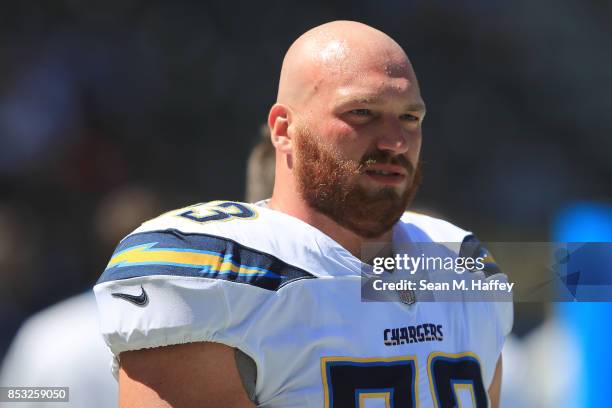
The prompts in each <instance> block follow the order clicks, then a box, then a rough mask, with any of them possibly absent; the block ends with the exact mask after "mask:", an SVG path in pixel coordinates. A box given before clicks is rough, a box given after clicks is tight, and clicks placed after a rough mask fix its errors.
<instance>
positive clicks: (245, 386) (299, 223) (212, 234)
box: [95, 21, 512, 408]
mask: <svg viewBox="0 0 612 408" xmlns="http://www.w3.org/2000/svg"><path fill="white" fill-rule="evenodd" d="M424 115H425V104H424V102H423V100H422V98H421V95H420V91H419V86H418V82H417V78H416V76H415V73H414V71H413V68H412V65H411V63H410V61H409V59H408V57H407V56H406V54H405V52H404V51H403V50H402V48H401V47H400V46H399V45H398V44H397V43H396V42H395V41H394V40H393V39H391V38H390V37H389V36H387V35H386V34H384V33H382V32H380V31H378V30H376V29H374V28H372V27H369V26H366V25H364V24H361V23H357V22H349V21H336V22H331V23H327V24H324V25H321V26H319V27H316V28H314V29H312V30H310V31H308V32H306V33H305V34H303V35H302V36H301V37H299V38H298V39H297V40H296V41H295V42H294V43H293V44H292V45H291V47H290V48H289V50H288V51H287V54H286V55H285V58H284V61H283V65H282V69H281V75H280V81H279V87H278V96H277V102H276V103H275V104H274V105H273V106H272V108H271V109H270V112H269V116H268V125H269V128H270V133H271V140H272V144H273V145H274V147H275V150H276V165H275V172H276V179H275V185H274V191H273V194H272V198H271V199H270V200H266V201H263V202H260V203H257V204H255V205H253V204H245V203H239V202H231V201H215V202H211V203H204V204H198V205H194V206H190V207H186V208H182V209H179V210H175V211H171V212H169V213H166V214H164V215H162V216H160V217H158V218H156V219H153V220H151V221H148V222H146V223H144V224H143V225H142V226H141V227H140V228H138V229H137V230H136V231H134V232H133V233H132V234H130V235H128V236H127V237H126V238H125V239H124V240H122V241H121V243H120V244H119V246H118V248H117V250H116V251H115V253H114V254H113V256H112V258H111V260H110V262H109V264H108V266H107V268H106V270H105V271H104V273H103V274H102V276H101V278H100V279H99V281H98V284H97V285H96V287H95V293H96V297H97V300H98V305H99V310H100V314H101V327H102V332H103V335H104V338H105V340H106V342H107V344H108V345H109V347H110V349H111V351H112V352H113V354H114V364H113V371H114V373H115V375H117V376H118V380H119V399H120V406H122V407H130V408H131V407H153V406H155V407H253V406H261V407H362V406H368V407H372V406H380V407H389V406H394V407H414V406H421V407H426V406H427V407H428V406H437V407H452V406H470V404H471V406H476V407H486V406H491V405H492V406H496V405H497V401H498V398H499V388H500V380H501V359H500V355H501V354H500V352H501V348H502V345H503V342H504V338H505V336H506V335H507V334H508V332H509V330H510V327H511V324H512V305H511V303H509V302H507V303H492V302H427V301H419V300H418V299H417V301H416V302H414V301H413V300H408V301H405V302H399V301H398V302H362V299H361V282H362V281H361V273H362V268H364V265H366V264H367V261H369V260H368V259H362V258H364V255H363V253H362V252H363V251H362V248H363V246H364V245H366V244H368V243H371V242H383V243H389V244H390V245H388V248H391V250H390V252H389V253H388V255H389V256H392V255H394V251H395V252H397V251H398V249H397V248H398V246H396V245H395V243H396V241H399V240H404V241H414V242H457V243H462V242H471V243H474V242H475V239H474V238H473V236H472V235H471V234H470V233H469V232H466V231H464V230H462V229H460V228H458V227H455V226H453V225H451V224H449V223H447V222H445V221H442V220H439V219H435V218H431V217H427V216H424V215H418V214H415V213H410V212H405V210H406V207H407V206H408V204H409V203H410V201H411V199H412V197H413V196H414V193H415V191H416V189H417V186H418V182H419V166H418V163H419V153H420V149H421V141H422V135H421V125H422V122H423V118H424ZM400 251H401V250H400ZM461 251H463V248H461ZM459 252H460V251H457V253H456V254H455V255H457V256H458V253H459ZM395 255H397V253H395ZM400 255H401V254H400ZM364 261H366V262H364ZM493 273H494V275H492V276H491V274H485V275H483V276H481V279H485V280H486V279H491V278H492V277H495V279H500V278H503V275H502V274H501V273H499V271H495V272H493Z"/></svg>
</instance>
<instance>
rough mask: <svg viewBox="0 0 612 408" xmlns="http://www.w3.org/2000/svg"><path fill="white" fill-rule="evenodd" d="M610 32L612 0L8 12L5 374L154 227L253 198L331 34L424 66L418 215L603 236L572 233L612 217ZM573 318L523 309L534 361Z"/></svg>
mask: <svg viewBox="0 0 612 408" xmlns="http://www.w3.org/2000/svg"><path fill="white" fill-rule="evenodd" d="M610 18H612V3H610V2H606V1H602V0H590V1H584V0H562V1H557V0H555V1H553V0H540V1H537V2H534V1H529V0H514V1H512V2H509V1H506V2H502V1H490V0H489V1H485V0H467V1H461V2H458V1H451V0H429V1H421V0H384V1H380V2H373V1H365V0H352V1H331V2H330V1H309V2H286V1H285V2H275V1H272V2H265V3H264V2H241V3H238V2H233V3H229V2H227V1H207V2H203V1H201V2H195V1H194V2H179V1H175V2H168V1H139V0H132V1H130V0H122V1H117V0H107V1H77V0H57V1H53V2H48V1H42V0H41V1H22V2H2V11H1V12H0V61H1V63H0V329H1V330H0V360H2V356H3V355H4V353H5V352H6V351H7V349H8V347H9V344H10V342H11V340H12V339H13V336H14V335H15V333H16V332H17V330H18V329H19V327H20V326H21V325H22V324H23V322H24V321H25V320H26V319H27V318H28V317H29V316H32V315H33V314H34V313H36V312H38V311H40V310H42V309H44V308H45V307H47V306H50V305H52V304H55V303H56V302H58V301H60V300H62V299H65V298H67V297H69V296H72V295H77V294H79V293H83V292H85V291H88V290H90V288H91V287H92V285H93V284H94V282H95V280H96V279H97V277H98V275H99V274H100V273H101V271H102V270H103V269H104V267H105V265H106V262H107V261H108V259H109V257H110V255H111V253H112V250H113V248H114V246H115V244H116V242H117V241H118V240H119V239H121V237H122V236H123V235H125V234H126V233H128V232H129V231H130V230H131V229H133V228H134V227H135V226H137V225H138V224H139V223H140V222H142V221H144V220H145V219H148V218H151V217H153V216H155V215H157V214H158V213H161V212H163V211H166V210H170V209H173V208H177V207H182V206H185V205H188V204H192V203H196V202H202V201H208V200H211V199H230V200H244V199H245V195H244V191H245V174H246V169H247V156H248V154H249V152H250V150H251V149H252V147H253V146H254V145H255V144H256V143H257V141H258V140H259V133H260V127H261V124H262V123H264V122H265V120H266V116H267V111H268V109H269V107H270V106H271V104H273V103H274V101H275V97H276V85H277V80H278V75H279V71H280V66H281V62H282V57H283V55H284V52H285V51H286V49H287V48H288V46H289V45H290V44H291V43H292V42H293V40H294V39H295V38H296V37H297V36H299V35H300V34H301V33H303V32H304V31H306V30H307V29H309V28H311V27H313V26H315V25H318V24H321V23H323V22H326V21H330V20H335V19H352V20H358V21H362V22H364V23H367V24H370V25H373V26H374V27H377V28H379V29H381V30H383V31H385V32H386V33H388V34H389V35H391V36H392V37H393V38H395V39H396V40H397V41H398V42H399V43H400V44H401V45H402V46H403V47H404V49H405V50H406V51H407V53H408V55H409V56H410V58H411V60H412V62H413V65H414V66H415V70H416V72H417V75H418V78H419V81H420V85H421V91H422V94H423V97H424V99H425V101H426V103H427V106H428V115H427V119H426V120H425V124H424V127H425V129H424V147H423V149H424V150H423V160H424V183H423V186H422V188H421V191H420V193H419V195H418V198H417V201H416V207H418V208H425V209H427V210H428V211H431V212H434V213H436V214H439V215H440V216H442V217H443V218H446V219H448V220H450V221H451V222H453V223H455V224H458V225H459V226H464V227H466V228H469V229H470V230H473V231H475V232H476V233H477V234H478V235H479V237H480V239H481V240H482V241H549V240H553V239H565V240H572V239H574V240H581V239H582V240H588V239H590V238H573V237H575V235H572V234H571V231H572V227H571V225H570V226H569V227H567V228H569V231H570V232H569V233H566V234H565V235H563V234H561V233H556V232H555V231H558V228H561V227H560V225H566V224H564V221H563V220H564V219H565V218H563V217H564V214H565V215H567V211H569V210H568V208H569V209H572V208H576V207H575V206H576V205H578V204H580V205H587V207H586V208H587V210H588V208H590V207H588V206H589V205H591V203H592V204H593V205H595V206H598V208H603V210H602V212H601V213H600V214H602V215H601V217H602V218H601V219H603V220H605V219H609V216H610V215H611V214H612V212H610V213H608V212H607V211H608V208H609V207H608V206H609V205H611V203H612V137H611V136H612V115H611V114H610V111H611V109H612V103H611V102H610V95H612V81H611V76H612V75H611V73H610V66H612V48H611V47H610V41H611V38H612V25H610V23H609V22H610ZM577 203H578V204H577ZM585 203H586V204H585ZM581 208H583V207H581ZM589 211H590V210H589ZM560 217H561V218H560ZM578 224H581V223H580V222H579V223H578ZM595 224H598V221H595ZM568 225H569V224H568ZM572 225H573V224H572ZM556 228H557V229H556ZM564 231H568V230H567V229H565V230H564ZM555 234H557V235H555ZM560 234H561V235H560ZM606 234H612V232H609V233H605V234H604V235H600V236H599V238H598V239H600V240H604V241H605V240H608V241H612V237H610V236H609V235H606ZM582 237H585V235H582ZM601 237H603V238H601ZM565 315H566V313H561V312H559V308H555V307H552V306H550V305H543V304H517V306H516V318H515V326H514V335H515V337H513V340H512V342H513V343H511V347H510V349H512V350H515V351H516V353H518V354H516V355H517V356H518V357H516V358H515V359H514V361H530V359H529V358H526V357H525V356H529V354H525V353H528V352H527V351H525V350H526V349H527V348H526V347H527V345H529V347H531V349H529V350H532V351H529V352H531V353H536V354H541V353H542V351H541V350H542V349H544V350H546V349H549V348H550V347H548V346H550V344H549V342H551V341H552V340H550V339H551V338H558V337H559V336H560V337H561V338H562V339H566V338H565V337H563V333H565V332H563V333H561V334H559V333H560V332H555V333H557V334H555V335H554V336H553V337H550V334H549V337H546V336H544V339H545V340H543V343H542V341H540V343H537V344H540V348H539V349H538V348H537V345H535V346H534V345H533V344H536V343H534V341H535V340H534V339H536V338H537V337H534V336H537V335H539V334H541V333H542V330H544V329H546V328H547V327H549V326H547V325H550V324H551V322H559V321H562V320H563V316H565ZM559 316H561V317H559ZM604 318H605V319H608V322H609V317H604ZM555 324H556V323H555ZM560 327H562V325H561V326H559V325H554V329H553V330H562V329H561V328H560ZM569 331H570V332H573V333H575V330H574V331H572V330H569ZM578 335H579V334H578ZM566 340H567V341H569V342H571V341H572V340H571V336H570V337H568V338H567V339H566ZM48 341H49V342H51V341H52V339H49V340H48ZM530 341H531V343H529V342H530ZM542 344H543V346H542ZM561 344H565V343H561ZM568 344H570V343H568ZM571 344H577V345H576V347H577V348H576V350H579V349H580V347H581V346H580V344H579V341H578V342H576V341H574V343H571ZM571 344H570V345H571ZM512 347H514V348H512ZM567 347H570V346H567ZM533 350H536V351H533ZM570 355H571V356H574V357H575V358H573V360H572V359H571V360H572V361H573V363H572V364H570V365H569V366H568V367H569V368H567V367H565V368H567V369H568V370H569V371H571V372H572V373H573V374H574V375H577V376H580V367H583V366H584V364H586V363H584V362H583V361H582V360H581V358H580V353H579V351H576V353H575V354H571V353H570ZM521 356H522V357H521ZM520 358H523V359H525V358H526V360H520ZM574 360H575V361H574ZM583 363H584V364H583ZM508 364H509V365H510V367H508V369H509V370H512V369H513V367H512V363H511V362H510V363H508ZM517 364H518V363H516V364H515V366H516V365H517ZM568 364H569V363H568ZM581 364H582V365H581ZM544 366H545V367H544V368H543V370H544V371H543V373H544V377H541V379H542V381H545V378H546V372H547V371H546V370H547V368H548V367H546V366H547V364H544ZM514 369H515V370H519V371H515V373H519V374H520V373H523V374H524V370H525V368H524V367H518V368H517V367H514ZM521 369H522V370H523V371H520V370H521ZM534 370H535V368H534ZM509 372H510V374H509V376H510V378H512V371H509ZM523 374H520V375H523ZM519 377H520V376H519ZM523 377H524V375H523ZM40 385H44V384H40ZM513 386H515V387H518V388H517V389H518V391H516V392H520V390H521V386H522V385H521V384H518V385H516V384H514V385H512V384H510V385H509V387H510V388H509V389H510V390H512V389H513V388H512V387H513ZM532 386H533V383H532ZM551 392H557V391H555V390H553V391H551ZM536 394H538V395H540V394H541V390H540V391H538V392H536ZM556 395H557V396H558V394H556ZM540 397H541V395H540ZM506 398H510V399H509V401H513V402H510V403H508V404H507V406H536V405H531V404H533V402H532V401H533V400H528V401H526V402H519V400H518V399H513V398H518V397H516V396H514V395H512V394H510V396H508V397H506ZM534 398H538V396H536V397H534ZM574 398H578V399H576V400H575V401H580V402H576V404H579V405H581V406H587V405H589V404H590V403H589V402H584V401H585V400H584V399H582V400H579V399H580V398H583V397H580V396H578V397H576V396H574ZM548 403H549V402H548V400H546V401H544V402H540V405H538V406H546V405H544V404H548ZM521 404H523V405H521ZM550 406H559V405H550ZM593 406H595V405H593Z"/></svg>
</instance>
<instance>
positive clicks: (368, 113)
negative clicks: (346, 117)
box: [349, 109, 372, 116]
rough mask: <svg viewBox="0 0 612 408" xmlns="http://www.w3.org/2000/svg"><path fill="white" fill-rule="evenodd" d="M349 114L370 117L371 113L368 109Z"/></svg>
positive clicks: (354, 110)
mask: <svg viewBox="0 0 612 408" xmlns="http://www.w3.org/2000/svg"><path fill="white" fill-rule="evenodd" d="M349 113H350V114H353V115H355V116H372V111H371V110H369V109H353V110H352V111H350V112H349Z"/></svg>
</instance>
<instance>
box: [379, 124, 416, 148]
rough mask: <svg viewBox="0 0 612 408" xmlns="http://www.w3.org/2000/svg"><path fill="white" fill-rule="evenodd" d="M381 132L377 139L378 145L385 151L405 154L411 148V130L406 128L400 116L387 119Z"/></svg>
mask: <svg viewBox="0 0 612 408" xmlns="http://www.w3.org/2000/svg"><path fill="white" fill-rule="evenodd" d="M380 132H381V133H380V134H379V136H378V139H377V140H376V146H377V147H378V148H379V149H380V150H383V151H388V152H390V153H393V154H396V155H398V154H404V153H406V152H407V151H408V149H409V148H410V142H409V140H410V139H411V132H414V131H413V130H409V129H406V128H405V127H404V126H402V123H401V122H400V120H399V119H398V118H390V119H387V120H386V121H385V124H384V126H383V128H382V129H380Z"/></svg>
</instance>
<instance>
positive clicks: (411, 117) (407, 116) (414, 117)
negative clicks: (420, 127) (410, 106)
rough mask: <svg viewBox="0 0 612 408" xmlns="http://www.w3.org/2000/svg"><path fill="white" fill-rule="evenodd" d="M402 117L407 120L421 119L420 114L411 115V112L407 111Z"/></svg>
mask: <svg viewBox="0 0 612 408" xmlns="http://www.w3.org/2000/svg"><path fill="white" fill-rule="evenodd" d="M400 119H401V120H406V121H408V122H418V121H419V120H420V118H419V117H418V116H415V115H411V114H410V113H405V114H403V115H401V116H400Z"/></svg>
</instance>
